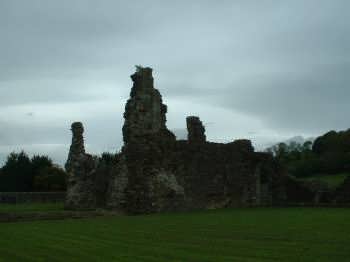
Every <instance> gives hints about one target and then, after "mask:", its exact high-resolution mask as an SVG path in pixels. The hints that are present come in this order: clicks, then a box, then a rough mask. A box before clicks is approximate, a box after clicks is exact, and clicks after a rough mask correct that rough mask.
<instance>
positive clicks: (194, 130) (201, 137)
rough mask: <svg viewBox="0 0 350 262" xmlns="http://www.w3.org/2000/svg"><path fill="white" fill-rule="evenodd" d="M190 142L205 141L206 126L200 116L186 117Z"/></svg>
mask: <svg viewBox="0 0 350 262" xmlns="http://www.w3.org/2000/svg"><path fill="white" fill-rule="evenodd" d="M186 124H187V131H188V138H187V140H188V142H189V143H205V141H206V136H205V128H204V126H203V124H202V121H201V120H200V119H199V117H198V116H188V117H187V118H186Z"/></svg>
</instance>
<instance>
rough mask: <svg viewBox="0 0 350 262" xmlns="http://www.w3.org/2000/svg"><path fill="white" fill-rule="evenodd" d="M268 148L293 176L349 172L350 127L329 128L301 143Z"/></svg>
mask: <svg viewBox="0 0 350 262" xmlns="http://www.w3.org/2000/svg"><path fill="white" fill-rule="evenodd" d="M267 151H268V152H271V153H272V154H273V155H274V156H275V158H276V159H277V160H278V161H279V163H280V164H281V165H282V166H284V167H285V168H286V170H287V172H288V173H289V174H290V175H293V176H295V177H308V176H315V175H325V174H328V175H333V174H339V173H350V129H349V130H346V131H340V132H336V131H330V132H328V133H326V134H324V135H323V136H320V137H318V138H316V139H315V141H314V142H311V141H307V142H305V143H304V144H298V143H296V142H290V143H289V144H286V143H279V144H277V145H275V146H273V147H270V148H268V149H267Z"/></svg>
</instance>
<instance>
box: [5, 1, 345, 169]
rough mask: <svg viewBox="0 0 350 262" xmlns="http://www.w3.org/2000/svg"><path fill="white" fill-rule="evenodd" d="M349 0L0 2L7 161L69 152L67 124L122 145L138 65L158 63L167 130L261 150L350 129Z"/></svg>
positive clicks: (92, 145) (99, 142) (102, 143)
mask: <svg viewBox="0 0 350 262" xmlns="http://www.w3.org/2000/svg"><path fill="white" fill-rule="evenodd" d="M349 10H350V1H348V0H344V1H337V0H332V1H330V0H324V1H322V0H314V1H313V0H308V1H305V0H300V1H297V0H289V1H288V0H286V1H277V0H271V1H269V0H256V1H246V0H242V1H238V0H236V1H233V0H229V1H224V0H222V1H214V0H212V1H205V0H200V1H199V0H198V1H166V0H159V1H155V0H152V1H131V0H128V1H118V0H113V1H112V0H111V1H101V0H95V1H88V0H59V1H57V0H41V1H39V0H30V1H29V0H22V1H18V0H1V1H0V163H1V162H2V161H3V160H4V159H5V156H6V155H7V154H8V153H10V152H11V151H14V150H17V151H18V150H20V149H24V150H25V151H27V152H29V153H35V152H36V153H42V154H48V155H49V156H51V157H52V158H53V159H54V160H55V161H56V162H59V163H63V162H64V161H65V160H66V155H67V151H68V149H69V144H70V140H71V134H70V130H69V128H70V124H71V122H73V121H82V122H83V123H84V125H85V129H86V133H85V138H86V144H87V149H88V150H89V151H90V152H91V153H96V154H97V153H101V152H103V151H111V152H115V151H118V150H119V149H120V147H121V145H122V135H121V127H122V125H123V118H122V114H123V111H124V106H125V102H126V100H127V98H128V96H129V92H130V88H131V85H132V83H131V80H130V75H131V74H132V73H133V72H134V70H135V68H134V65H143V66H150V67H152V68H153V69H154V78H155V85H156V88H158V89H159V90H160V92H161V94H162V95H163V101H164V102H165V103H166V104H167V105H168V109H169V113H168V115H167V117H168V127H169V128H170V129H171V130H174V131H175V133H176V134H177V135H178V136H179V137H181V138H182V137H183V136H185V132H184V131H185V124H186V123H185V118H186V116H187V115H198V116H200V118H201V119H202V121H203V122H204V124H205V125H206V130H207V131H206V134H207V137H208V139H209V140H211V141H220V142H227V141H232V140H234V139H237V138H249V139H252V140H253V142H254V144H255V145H256V147H258V148H261V147H263V145H266V144H269V143H271V142H277V141H282V140H285V139H287V138H289V137H292V136H296V135H302V136H304V137H312V136H316V135H319V134H321V133H324V132H326V131H328V130H331V129H335V130H341V129H347V128H349V127H350V123H349V112H350V103H349V99H350V86H349V83H350V22H349Z"/></svg>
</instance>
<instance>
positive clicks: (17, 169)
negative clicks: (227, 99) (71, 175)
mask: <svg viewBox="0 0 350 262" xmlns="http://www.w3.org/2000/svg"><path fill="white" fill-rule="evenodd" d="M66 179H67V174H66V172H65V171H64V170H63V169H62V168H61V167H59V166H58V165H55V164H54V163H53V161H52V159H50V158H49V157H48V156H41V155H34V156H33V157H31V158H30V157H29V156H28V155H27V154H26V153H25V152H24V151H22V152H20V153H15V152H13V153H11V154H10V155H9V156H8V157H7V160H6V162H5V164H4V166H3V167H2V168H1V169H0V192H50V191H64V190H66Z"/></svg>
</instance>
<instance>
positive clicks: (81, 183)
mask: <svg viewBox="0 0 350 262" xmlns="http://www.w3.org/2000/svg"><path fill="white" fill-rule="evenodd" d="M71 130H72V135H73V137H72V144H71V146H70V150H69V155H68V160H67V162H66V165H65V168H66V171H67V173H68V175H69V177H68V183H67V195H66V203H65V208H67V209H88V208H94V207H95V204H96V196H95V168H96V163H95V161H94V160H93V158H92V156H91V155H89V154H86V153H85V147H84V137H83V133H84V127H83V124H82V123H80V122H75V123H73V124H72V128H71Z"/></svg>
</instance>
